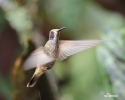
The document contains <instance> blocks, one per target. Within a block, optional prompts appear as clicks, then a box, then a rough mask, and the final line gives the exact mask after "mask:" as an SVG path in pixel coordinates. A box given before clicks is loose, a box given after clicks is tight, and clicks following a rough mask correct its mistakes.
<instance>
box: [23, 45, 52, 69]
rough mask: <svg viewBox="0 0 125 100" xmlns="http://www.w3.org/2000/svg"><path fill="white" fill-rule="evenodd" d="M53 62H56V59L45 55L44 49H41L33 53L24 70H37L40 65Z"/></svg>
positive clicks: (25, 63) (24, 65)
mask: <svg viewBox="0 0 125 100" xmlns="http://www.w3.org/2000/svg"><path fill="white" fill-rule="evenodd" d="M52 61H54V58H52V57H50V56H48V55H47V54H46V53H45V51H44V49H43V47H39V48H37V49H36V50H35V51H33V53H31V55H30V56H29V57H28V59H27V60H26V61H25V62H24V64H23V68H24V70H29V69H32V68H35V67H36V66H37V65H38V64H39V65H45V64H47V63H50V62H52Z"/></svg>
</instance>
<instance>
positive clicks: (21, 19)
mask: <svg viewBox="0 0 125 100" xmlns="http://www.w3.org/2000/svg"><path fill="white" fill-rule="evenodd" d="M63 26H65V27H66V30H63V31H62V32H61V36H60V39H64V40H92V39H101V40H106V41H107V42H106V43H104V44H102V45H100V46H97V47H94V48H91V49H88V50H85V51H82V52H80V53H78V54H75V55H73V56H71V57H69V58H68V59H66V60H64V61H57V62H56V64H55V65H54V67H53V68H52V69H51V70H50V71H48V73H46V74H45V76H47V77H46V80H47V81H46V80H45V82H43V81H44V80H43V81H38V84H42V83H45V84H46V82H48V83H49V86H50V87H51V88H50V90H51V92H49V93H52V95H51V96H53V95H54V96H53V97H54V98H53V99H52V98H51V97H50V98H51V99H45V98H46V96H48V94H46V92H45V93H43V92H42V91H44V90H42V89H40V88H38V87H39V86H38V87H37V86H35V87H34V88H33V91H30V89H29V88H27V87H26V84H25V82H23V79H24V78H25V77H27V76H29V77H31V75H29V74H24V73H25V72H23V71H22V72H20V69H19V70H17V71H16V73H17V74H18V73H20V76H21V77H17V76H18V75H17V74H12V73H14V72H15V68H16V67H15V61H18V59H17V58H21V57H22V56H21V55H23V56H25V55H26V54H27V53H30V51H29V49H31V48H29V47H31V44H29V43H28V41H29V40H30V41H31V42H32V44H33V45H34V46H35V48H37V47H39V46H43V45H44V44H45V42H46V41H47V39H48V35H49V31H50V30H51V29H54V28H60V27H63ZM124 41H125V1H124V0H0V100H12V99H13V100H28V99H29V98H30V97H31V95H28V94H26V96H24V95H25V93H29V91H30V92H32V94H34V95H35V93H36V92H35V89H36V90H39V91H40V93H41V95H40V96H41V98H42V100H125V96H124V93H125V78H124V77H125V75H124V74H125V48H124V46H125V42H124ZM28 48H29V49H28ZM24 58H25V57H22V58H21V59H22V60H25V59H24ZM16 59H17V60H16ZM22 73H23V74H22ZM30 73H31V74H33V71H30ZM50 74H52V75H50ZM22 76H23V77H22ZM42 78H44V76H43V77H41V80H42ZM13 79H14V81H13ZM18 79H20V80H21V79H22V80H21V81H18ZM17 81H18V82H19V83H16V82H17ZM52 81H54V83H51V82H52ZM27 82H28V81H26V83H27ZM23 83H24V84H23ZM16 84H18V86H17V85H16ZM53 84H54V86H53ZM15 85H16V86H15ZM36 85H37V84H36ZM20 87H23V88H22V89H21V90H22V91H24V92H22V91H21V92H20V89H19V88H20ZM43 87H44V89H46V91H50V90H47V87H46V85H45V86H43ZM24 88H26V89H24ZM53 91H56V92H53ZM107 93H110V94H112V95H118V98H115V97H114V98H113V97H112V98H105V97H104V95H106V94H107ZM17 94H18V95H19V96H20V97H19V96H18V95H17ZM43 95H45V96H43ZM57 95H58V96H57ZM21 96H22V98H23V99H21ZM40 96H39V97H37V96H34V97H33V98H32V99H29V100H40Z"/></svg>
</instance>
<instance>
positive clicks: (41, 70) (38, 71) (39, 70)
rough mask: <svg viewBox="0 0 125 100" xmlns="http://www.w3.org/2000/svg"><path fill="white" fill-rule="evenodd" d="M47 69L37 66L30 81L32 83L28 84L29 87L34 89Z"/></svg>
mask: <svg viewBox="0 0 125 100" xmlns="http://www.w3.org/2000/svg"><path fill="white" fill-rule="evenodd" d="M46 70H47V69H46V67H43V66H37V68H36V70H35V73H34V75H33V76H32V78H31V79H30V81H29V82H28V84H27V87H33V86H34V85H35V84H36V82H37V81H38V79H39V77H40V76H41V75H42V74H43V73H44V72H45V71H46Z"/></svg>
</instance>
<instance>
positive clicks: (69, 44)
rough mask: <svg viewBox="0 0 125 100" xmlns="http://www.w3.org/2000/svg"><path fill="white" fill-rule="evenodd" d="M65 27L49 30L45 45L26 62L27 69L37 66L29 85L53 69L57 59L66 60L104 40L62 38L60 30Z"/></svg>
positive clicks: (31, 85) (32, 84) (24, 65)
mask: <svg viewBox="0 0 125 100" xmlns="http://www.w3.org/2000/svg"><path fill="white" fill-rule="evenodd" d="M62 29H65V27H62V28H60V29H52V30H51V31H50V32H49V40H48V41H47V43H46V44H45V46H44V47H39V48H37V49H36V50H35V51H33V53H32V54H31V55H30V57H29V58H28V59H27V60H26V61H25V62H24V64H23V68H24V69H25V70H28V69H31V68H34V67H36V66H37V67H36V70H35V73H34V74H33V76H32V78H31V80H30V81H29V83H28V84H27V87H33V86H34V85H35V84H36V82H37V80H38V78H39V77H40V76H41V75H42V74H43V73H44V72H45V71H47V70H48V69H51V68H52V67H53V65H54V64H55V61H57V60H64V59H66V58H67V57H68V56H70V55H73V54H75V53H78V52H80V51H82V50H85V49H88V48H91V47H93V46H96V45H98V44H100V43H102V42H103V41H101V40H79V41H70V40H60V41H59V36H60V31H61V30H62Z"/></svg>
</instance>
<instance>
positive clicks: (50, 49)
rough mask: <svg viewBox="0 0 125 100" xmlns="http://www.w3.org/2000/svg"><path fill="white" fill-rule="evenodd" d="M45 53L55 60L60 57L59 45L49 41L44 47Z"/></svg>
mask: <svg viewBox="0 0 125 100" xmlns="http://www.w3.org/2000/svg"><path fill="white" fill-rule="evenodd" d="M44 51H45V52H46V53H47V54H48V55H49V56H51V57H54V58H55V59H56V58H57V57H58V53H59V45H58V44H56V43H55V42H54V41H52V40H49V41H47V43H46V45H45V46H44Z"/></svg>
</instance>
